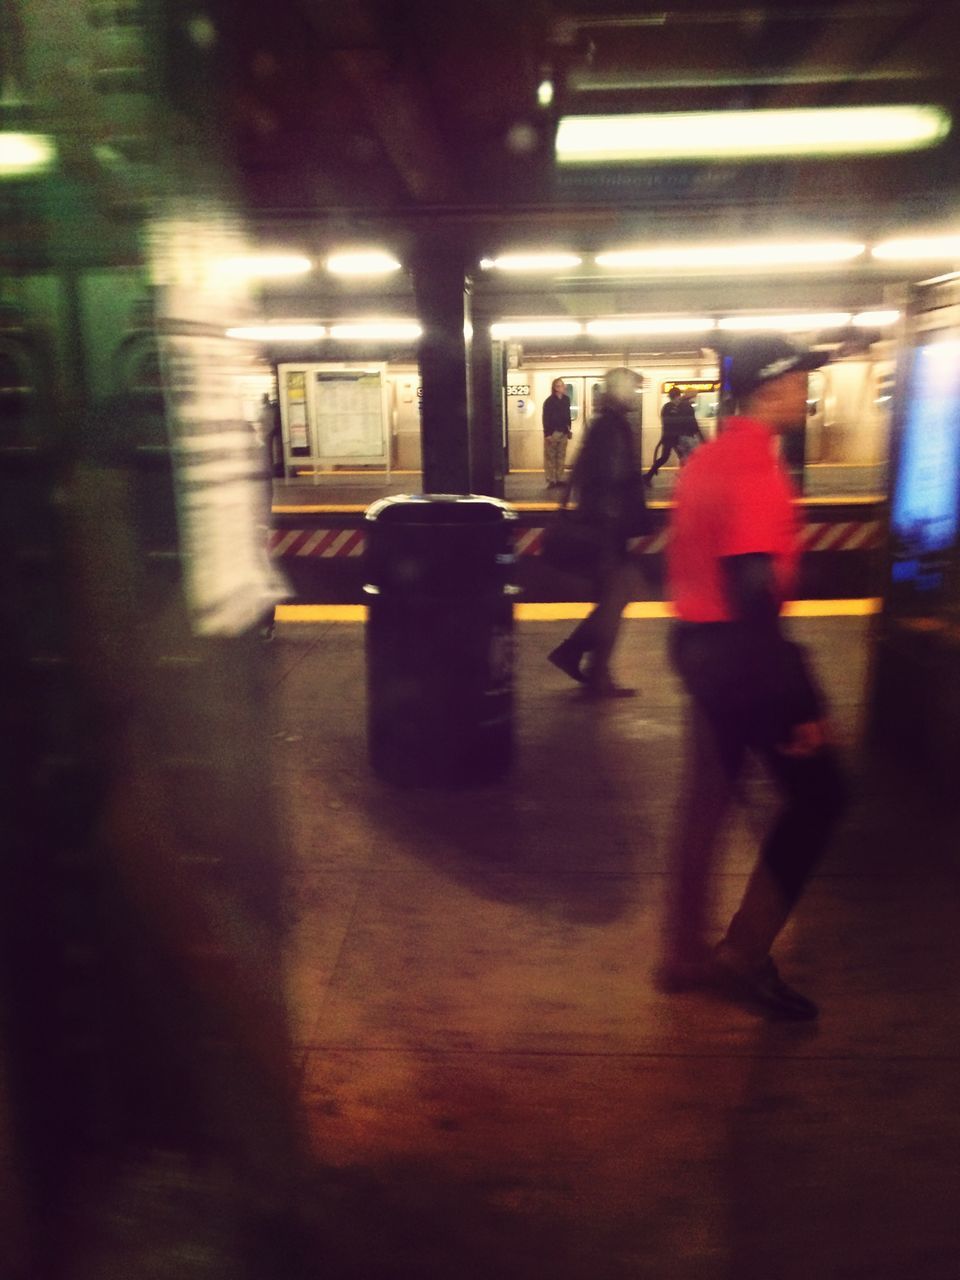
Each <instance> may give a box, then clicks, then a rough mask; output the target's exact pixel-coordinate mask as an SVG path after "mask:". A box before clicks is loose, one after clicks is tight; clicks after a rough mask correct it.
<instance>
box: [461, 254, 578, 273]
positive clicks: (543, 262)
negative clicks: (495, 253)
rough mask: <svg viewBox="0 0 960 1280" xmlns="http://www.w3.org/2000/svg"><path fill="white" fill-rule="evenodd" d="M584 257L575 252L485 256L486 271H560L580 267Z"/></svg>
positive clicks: (483, 265)
mask: <svg viewBox="0 0 960 1280" xmlns="http://www.w3.org/2000/svg"><path fill="white" fill-rule="evenodd" d="M581 262H583V259H582V258H580V257H578V256H577V254H575V253H505V254H501V256H500V257H499V258H483V259H482V260H481V262H480V265H481V267H483V269H484V270H485V271H490V270H496V271H559V270H562V269H563V268H564V267H579V266H580V264H581Z"/></svg>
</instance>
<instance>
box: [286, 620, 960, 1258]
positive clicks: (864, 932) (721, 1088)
mask: <svg viewBox="0 0 960 1280" xmlns="http://www.w3.org/2000/svg"><path fill="white" fill-rule="evenodd" d="M666 625H667V624H665V623H664V622H660V621H641V620H637V621H628V622H627V623H625V625H624V632H623V636H622V641H621V645H620V649H619V653H618V664H617V665H618V668H619V674H620V676H621V678H622V679H624V680H625V681H626V680H629V681H630V682H632V683H635V684H636V685H637V686H638V687H639V689H640V696H639V697H638V698H636V699H635V700H631V701H624V702H618V703H610V704H601V705H596V704H591V703H588V702H586V701H584V700H583V699H582V697H581V696H580V695H579V693H578V692H577V691H576V690H574V689H573V688H572V687H571V686H570V685H569V682H567V681H565V678H564V677H563V676H562V675H561V674H560V673H559V672H557V671H555V670H554V669H553V668H551V667H549V666H548V665H547V664H546V663H545V662H544V655H545V654H546V653H547V652H548V650H549V649H550V648H551V647H552V646H553V645H554V644H556V643H557V642H558V640H559V639H560V638H561V636H562V634H564V632H565V631H566V630H567V624H565V623H559V622H554V623H543V624H537V623H524V624H521V625H520V626H519V627H518V646H517V648H518V672H517V679H518V690H519V706H518V731H519V747H520V750H519V759H518V763H517V767H516V771H515V773H514V775H513V776H512V778H511V779H510V780H509V781H508V782H507V783H505V784H503V785H501V786H497V787H486V788H479V789H476V790H473V791H465V792H458V793H456V792H454V793H450V792H433V791H426V790H424V791H399V790H396V789H394V788H392V787H391V786H389V785H387V784H385V783H383V782H380V781H378V780H376V779H375V778H373V777H372V776H371V774H370V772H369V770H368V767H367V762H366V744H365V735H364V719H363V717H364V692H363V684H364V677H363V636H362V629H361V627H360V626H359V625H337V624H330V625H326V626H297V625H281V626H280V627H279V628H278V638H277V640H276V641H275V642H274V644H273V646H271V649H270V651H269V653H268V656H267V660H268V662H269V663H270V664H271V670H272V677H273V680H274V684H275V689H276V695H277V716H278V720H277V725H276V730H275V746H276V752H275V757H276V786H277V788H278V790H279V794H280V798H281V800H282V802H283V806H284V811H285V814H286V817H287V821H288V826H289V832H288V834H289V838H290V842H291V845H292V848H293V851H294V874H293V877H292V884H291V902H292V907H293V922H294V928H293V936H292V939H291V945H290V951H289V991H290V1001H291V1011H292V1016H293V1019H294V1022H295V1026H296V1039H297V1045H298V1054H299V1063H300V1067H301V1070H302V1097H303V1104H304V1108H305V1113H306V1123H307V1125H308V1128H309V1133H310V1138H311V1142H312V1145H313V1150H314V1152H315V1154H316V1156H317V1158H318V1161H319V1162H320V1165H321V1166H322V1167H323V1168H324V1169H325V1170H326V1173H325V1175H324V1184H323V1185H324V1190H323V1192H322V1196H321V1202H320V1203H319V1204H318V1209H319V1211H320V1213H321V1216H322V1217H323V1218H324V1220H325V1222H326V1233H327V1238H328V1240H330V1241H331V1243H332V1244H333V1254H334V1256H335V1257H339V1258H340V1260H341V1267H342V1274H343V1275H345V1276H346V1275H349V1276H350V1277H364V1278H367V1277H370V1278H373V1277H376V1278H377V1280H380V1278H381V1277H383V1278H386V1277H391V1278H392V1277H407V1276H410V1277H417V1278H418V1280H441V1278H445V1277H457V1278H460V1277H471V1278H472V1277H477V1278H478V1280H479V1278H480V1277H483V1278H484V1280H494V1278H496V1280H500V1278H503V1277H505V1278H509V1280H514V1278H515V1280H521V1278H522V1280H527V1278H535V1280H541V1278H543V1280H638V1278H646V1277H652V1278H656V1280H734V1278H736V1280H754V1278H755V1280H813V1278H820V1277H824V1278H831V1280H832V1278H837V1280H840V1278H841V1277H842V1278H844V1280H853V1278H854V1277H863V1278H864V1280H866V1278H867V1277H869V1278H870V1280H887V1278H889V1280H905V1278H908V1277H909V1278H910V1280H955V1278H956V1276H957V1275H958V1274H960V1215H958V1212H957V1206H958V1204H960V1159H958V1152H960V1109H958V1107H957V1104H956V1095H957V1070H958V1061H960V1031H958V1016H957V991H958V989H960V929H958V927H957V921H958V918H960V914H958V906H960V901H958V900H960V894H958V889H960V872H958V863H957V857H956V850H957V847H958V845H957V840H956V837H957V831H956V824H951V822H949V821H948V820H947V819H946V818H944V817H942V816H941V815H938V814H936V813H933V812H932V811H931V810H930V808H929V807H928V806H927V805H925V804H924V803H922V802H921V801H920V800H919V799H918V798H916V797H915V796H914V794H913V792H912V790H911V788H910V786H909V785H908V784H907V783H906V782H905V781H904V780H902V779H897V778H896V777H895V776H893V775H892V774H891V773H890V772H888V771H885V769H884V767H883V766H872V765H870V766H868V765H867V763H866V762H865V759H864V756H863V753H862V752H861V750H860V747H859V742H860V738H861V735H862V729H863V723H864V689H865V681H866V671H867V653H868V643H867V638H868V631H869V626H870V622H869V620H867V619H859V618H836V619H828V620H822V619H811V620H798V621H796V622H794V623H793V624H792V627H793V631H794V634H796V635H797V636H798V637H799V638H801V639H803V640H805V641H807V642H808V643H809V644H810V645H811V646H812V648H813V651H814V653H815V656H816V660H817V662H818V666H819V669H820V672H821V675H822V678H823V680H824V682H825V685H826V687H827V689H828V691H829V693H830V696H831V698H832V701H833V707H834V714H835V720H836V723H837V726H838V729H839V731H840V733H841V735H842V738H843V740H844V742H845V753H846V755H847V758H848V761H849V763H850V767H851V770H852V772H853V774H854V779H855V783H854V785H855V802H854V805H853V809H852V812H851V814H850V816H849V820H848V821H847V823H846V825H845V827H844V830H843V832H842V835H841V836H840V838H839V839H838V841H837V842H836V845H835V847H834V848H833V849H832V851H831V853H830V855H829V857H828V859H827V860H826V862H825V864H824V865H823V867H822V870H821V872H820V874H819V875H818V876H817V877H816V879H815V880H814V882H813V884H812V886H811V887H810V889H809V891H808V893H807V895H806V897H805V899H804V901H803V903H802V904H801V908H800V910H799V911H798V913H797V917H796V919H795V921H794V922H793V923H792V924H791V925H790V926H789V928H788V931H787V932H786V934H785V935H784V937H783V939H782V943H781V945H780V947H779V949H778V959H779V960H780V962H781V966H782V968H783V970H784V972H785V973H786V974H787V975H788V976H789V977H790V978H791V979H793V980H795V981H796V983H797V985H798V986H799V987H800V988H801V989H802V990H805V991H808V992H809V993H810V994H811V995H813V996H814V997H815V998H816V999H817V1000H818V1001H819V1002H820V1003H821V1004H822V1007H823V1016H822V1019H821V1021H820V1023H819V1025H817V1026H815V1027H813V1028H810V1027H797V1026H789V1025H782V1024H775V1023H767V1022H763V1021H759V1020H757V1019H756V1018H754V1017H753V1016H751V1015H750V1014H748V1013H747V1012H745V1011H743V1010H741V1009H738V1008H736V1007H732V1006H729V1005H727V1004H722V1003H719V1002H718V1001H714V1000H711V999H708V998H707V997H703V996H694V995H690V996H682V997H664V996H661V995H658V994H657V993H656V992H655V991H654V989H653V986H652V984H651V977H650V971H651V967H652V965H653V964H654V962H655V959H656V956H657V939H658V931H659V922H660V916H661V902H662V899H663V891H664V883H665V869H666V856H667V840H668V836H669V833H670V830H671V823H672V813H673V809H674V805H675V800H676V789H677V784H678V780H679V765H680V758H681V746H682V726H683V719H684V707H683V699H682V696H681V693H680V690H679V688H678V686H677V684H676V682H675V680H674V678H673V677H672V675H671V674H670V673H669V670H668V668H667V666H666V663H665V656H664V639H665V628H666ZM770 811H771V796H770V793H769V791H768V788H767V785H766V784H765V783H764V782H763V780H762V779H760V778H757V779H754V780H752V781H751V784H750V787H749V806H748V808H747V809H746V810H745V811H744V812H742V813H740V814H739V815H738V817H737V818H736V820H735V822H734V823H733V825H732V828H731V830H730V832H729V833H728V841H727V845H728V856H727V858H726V860H725V862H724V864H723V875H722V876H721V877H720V879H719V884H718V903H717V922H718V925H719V923H720V922H721V921H722V920H723V918H724V915H725V913H726V912H729V910H730V909H731V906H732V904H733V903H734V901H735V900H736V898H737V895H738V893H739V891H740V890H741V888H742V885H743V882H744V877H745V874H746V873H747V871H748V868H749V866H750V864H751V859H752V856H753V851H754V848H755V841H756V833H757V832H758V831H759V830H761V829H762V828H763V825H764V822H765V819H766V817H767V815H768V814H769V813H770Z"/></svg>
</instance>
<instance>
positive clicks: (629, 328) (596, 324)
mask: <svg viewBox="0 0 960 1280" xmlns="http://www.w3.org/2000/svg"><path fill="white" fill-rule="evenodd" d="M715 327H716V321H714V320H710V319H707V318H705V317H700V316H646V317H644V318H642V319H638V320H629V319H622V320H621V319H617V320H588V321H587V333H588V334H590V335H591V336H593V337H616V336H617V335H618V334H622V335H623V336H624V337H628V336H629V335H630V334H657V333H664V334H667V333H706V332H708V331H709V330H710V329H713V328H715Z"/></svg>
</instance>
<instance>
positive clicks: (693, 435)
mask: <svg viewBox="0 0 960 1280" xmlns="http://www.w3.org/2000/svg"><path fill="white" fill-rule="evenodd" d="M694 399H695V392H693V391H684V393H683V394H682V395H681V397H680V405H679V413H678V418H679V431H678V434H677V443H676V445H675V446H674V447H675V448H676V451H677V457H678V458H679V459H680V465H681V467H682V466H683V464H684V463H685V462H686V460H687V459H688V458H689V457H690V455H691V453H693V451H694V449H696V447H697V445H699V444H706V442H707V440H706V436H705V435H704V434H703V432H702V431H701V430H700V423H699V422H698V421H697V413H696V410H695V409H694V407H693V401H694Z"/></svg>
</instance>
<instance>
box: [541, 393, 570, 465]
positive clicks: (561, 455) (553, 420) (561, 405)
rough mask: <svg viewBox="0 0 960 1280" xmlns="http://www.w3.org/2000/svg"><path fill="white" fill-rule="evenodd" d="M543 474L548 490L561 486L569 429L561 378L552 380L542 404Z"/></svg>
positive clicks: (567, 400)
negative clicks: (548, 392)
mask: <svg viewBox="0 0 960 1280" xmlns="http://www.w3.org/2000/svg"><path fill="white" fill-rule="evenodd" d="M542 417H543V472H544V475H545V476H546V480H547V488H548V489H556V488H558V487H559V486H560V485H562V484H563V467H564V462H565V460H566V456H567V441H568V440H569V439H570V437H571V435H572V434H573V432H572V431H571V429H570V421H571V419H570V397H569V396H568V395H567V384H566V383H565V382H564V380H563V379H562V378H554V380H553V384H552V385H551V387H550V394H549V395H548V396H547V398H546V400H544V402H543V415H542Z"/></svg>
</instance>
